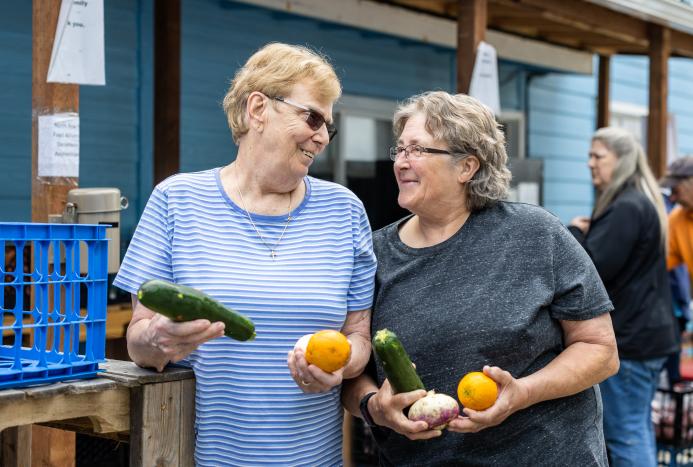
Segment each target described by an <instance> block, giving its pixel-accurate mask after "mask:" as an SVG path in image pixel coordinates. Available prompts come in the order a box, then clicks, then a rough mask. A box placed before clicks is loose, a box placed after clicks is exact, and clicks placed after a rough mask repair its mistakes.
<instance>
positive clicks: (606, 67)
mask: <svg viewBox="0 0 693 467" xmlns="http://www.w3.org/2000/svg"><path fill="white" fill-rule="evenodd" d="M610 75H611V57H609V56H607V55H600V56H599V84H598V92H597V128H603V127H605V126H609V99H610V98H609V94H610V93H609V79H610Z"/></svg>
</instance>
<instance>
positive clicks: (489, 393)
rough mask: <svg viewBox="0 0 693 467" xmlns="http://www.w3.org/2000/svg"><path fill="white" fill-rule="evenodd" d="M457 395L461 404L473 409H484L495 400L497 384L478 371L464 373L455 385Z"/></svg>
mask: <svg viewBox="0 0 693 467" xmlns="http://www.w3.org/2000/svg"><path fill="white" fill-rule="evenodd" d="M457 397H458V398H459V399H460V402H462V405H463V406H465V407H468V408H470V409H473V410H486V409H488V408H489V407H491V406H492V405H493V403H494V402H496V398H497V397H498V385H497V384H496V382H495V381H494V380H492V379H491V378H489V377H488V376H486V375H485V374H483V373H482V372H480V371H472V372H470V373H467V374H466V375H464V377H463V378H462V379H461V380H460V384H458V385H457Z"/></svg>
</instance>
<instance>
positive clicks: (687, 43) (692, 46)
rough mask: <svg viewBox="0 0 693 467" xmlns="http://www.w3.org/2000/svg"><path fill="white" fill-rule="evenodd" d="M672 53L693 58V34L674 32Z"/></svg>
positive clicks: (672, 33)
mask: <svg viewBox="0 0 693 467" xmlns="http://www.w3.org/2000/svg"><path fill="white" fill-rule="evenodd" d="M671 52H672V53H675V54H677V55H680V56H683V57H689V58H693V34H686V33H684V32H681V31H674V30H672V31H671Z"/></svg>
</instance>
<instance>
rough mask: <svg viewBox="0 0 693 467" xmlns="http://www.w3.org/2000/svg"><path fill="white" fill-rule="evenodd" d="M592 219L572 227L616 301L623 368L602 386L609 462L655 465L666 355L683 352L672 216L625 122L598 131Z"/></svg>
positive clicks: (593, 147) (591, 159) (594, 143)
mask: <svg viewBox="0 0 693 467" xmlns="http://www.w3.org/2000/svg"><path fill="white" fill-rule="evenodd" d="M587 165H588V167H589V169H590V172H591V175H592V184H593V185H594V187H595V189H596V193H597V199H596V202H595V206H594V211H593V212H592V216H591V217H589V218H588V217H576V218H575V219H573V220H572V222H571V225H570V231H571V232H572V233H573V235H575V238H577V239H578V241H579V242H580V243H581V244H582V245H583V246H584V247H585V250H586V251H587V253H588V254H589V255H590V257H591V258H592V260H593V261H594V264H595V266H596V267H597V271H599V275H600V276H601V278H602V280H603V281H604V285H605V286H606V290H607V292H608V293H609V297H610V298H611V301H612V302H613V304H614V310H613V311H612V312H611V319H612V321H613V323H614V330H615V332H616V341H617V342H618V354H619V357H620V358H621V369H620V370H619V372H618V374H616V375H615V376H613V377H611V378H609V379H607V380H606V381H604V382H603V383H602V384H601V385H600V388H601V392H602V399H603V400H604V435H605V438H606V445H607V448H608V450H609V458H610V460H611V465H614V466H650V465H657V460H656V446H655V438H654V432H653V429H652V418H651V408H650V404H651V402H652V398H653V397H654V393H655V390H656V388H657V382H658V380H659V373H660V371H661V369H662V366H663V365H664V362H665V360H666V357H667V356H668V355H671V354H672V353H674V352H677V351H678V338H677V333H678V331H677V325H676V323H675V320H674V313H673V308H672V303H671V292H670V288H669V279H668V276H667V271H666V262H665V258H666V257H665V245H666V233H667V217H666V211H665V209H664V201H663V199H662V195H661V194H660V191H659V186H658V185H657V182H656V181H655V178H654V175H653V174H652V171H651V170H650V168H649V166H648V165H647V158H646V156H645V151H644V150H643V148H642V146H641V145H640V143H638V141H637V140H636V139H635V137H634V136H633V135H632V134H631V133H630V132H628V131H627V130H624V129H622V128H615V127H608V128H601V129H599V130H597V131H596V132H595V133H594V135H593V136H592V145H591V148H590V152H589V162H588V164H587Z"/></svg>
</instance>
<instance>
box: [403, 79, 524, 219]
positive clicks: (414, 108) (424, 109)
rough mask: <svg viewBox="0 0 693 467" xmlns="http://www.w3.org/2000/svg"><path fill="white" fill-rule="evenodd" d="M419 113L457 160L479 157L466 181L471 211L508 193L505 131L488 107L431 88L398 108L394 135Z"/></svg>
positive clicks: (427, 129)
mask: <svg viewBox="0 0 693 467" xmlns="http://www.w3.org/2000/svg"><path fill="white" fill-rule="evenodd" d="M416 114H423V115H424V117H425V119H426V131H428V132H429V133H430V134H431V135H432V136H433V138H435V139H436V140H438V141H442V142H444V143H445V144H447V146H448V148H447V149H448V150H449V151H451V152H453V153H455V154H454V155H453V157H454V158H455V159H456V160H460V159H462V158H463V157H465V155H469V154H471V155H474V156H476V157H477V159H478V160H479V170H478V171H477V173H476V174H475V175H474V177H473V178H472V179H471V180H470V181H469V182H468V183H467V208H468V209H469V210H470V211H474V210H478V209H482V208H484V207H486V206H489V205H490V204H493V203H494V202H496V201H499V200H502V199H505V198H506V197H507V195H508V187H509V185H510V178H511V174H510V171H509V170H508V168H507V166H506V164H507V162H508V155H507V153H506V152H505V135H504V134H503V132H502V131H501V129H500V126H499V125H498V123H497V122H496V119H495V118H494V116H493V113H491V111H490V110H489V109H488V107H486V106H485V105H483V104H482V103H481V102H479V101H478V100H476V99H474V98H473V97H470V96H467V95H465V94H455V95H452V94H449V93H447V92H444V91H429V92H425V93H422V94H418V95H416V96H412V97H410V98H409V99H407V100H406V101H405V102H404V103H403V104H402V105H400V106H399V108H398V109H397V111H396V112H395V117H394V123H393V131H394V134H395V139H397V138H399V136H400V135H401V134H402V131H404V126H405V125H406V123H407V121H408V120H409V118H411V117H412V116H414V115H416Z"/></svg>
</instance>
